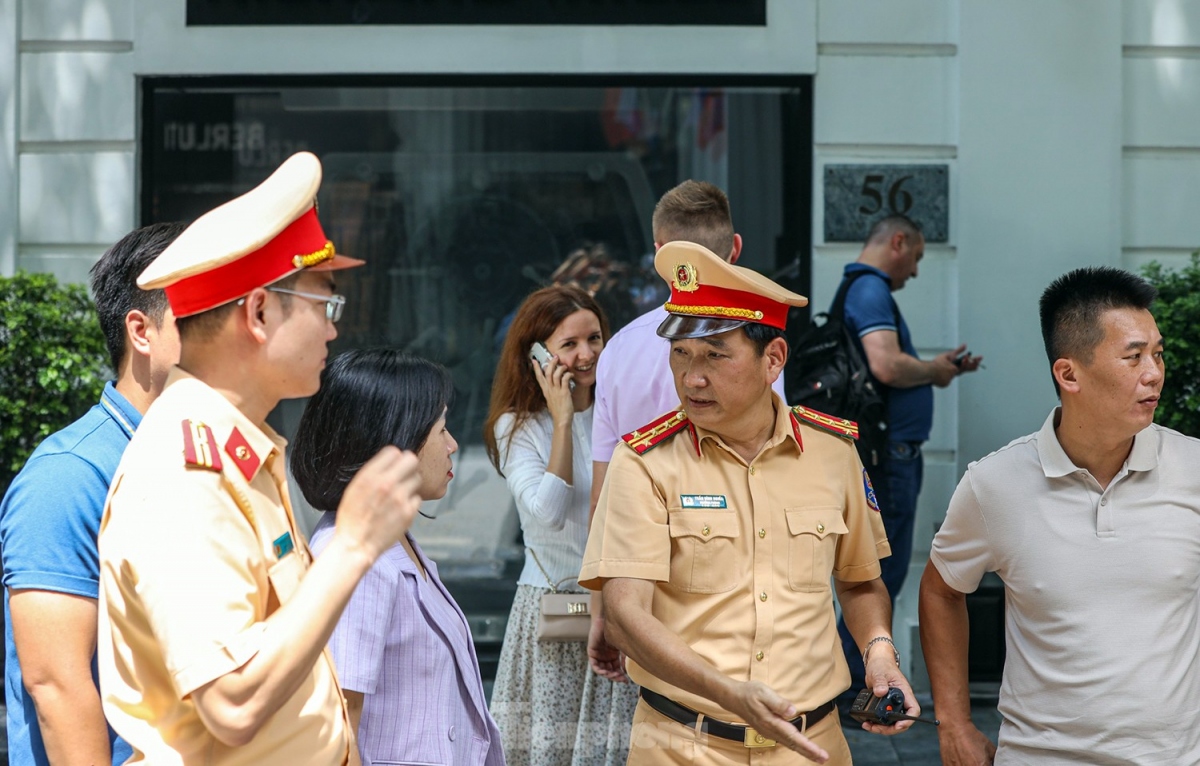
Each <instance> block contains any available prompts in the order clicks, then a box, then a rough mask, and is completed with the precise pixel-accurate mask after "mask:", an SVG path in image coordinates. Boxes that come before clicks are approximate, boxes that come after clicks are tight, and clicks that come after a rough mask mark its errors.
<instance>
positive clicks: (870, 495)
mask: <svg viewBox="0 0 1200 766" xmlns="http://www.w3.org/2000/svg"><path fill="white" fill-rule="evenodd" d="M863 491H864V492H866V493H867V505H869V506H871V510H872V511H875V513H879V499H878V498H877V497H875V488H874V487H872V486H871V477H870V476H868V475H867V469H866V468H864V469H863Z"/></svg>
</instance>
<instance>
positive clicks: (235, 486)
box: [98, 153, 419, 766]
mask: <svg viewBox="0 0 1200 766" xmlns="http://www.w3.org/2000/svg"><path fill="white" fill-rule="evenodd" d="M320 182H321V164H320V162H319V161H318V160H317V158H316V157H314V156H313V155H311V154H308V153H301V154H298V155H295V156H293V157H291V158H290V159H288V160H287V161H286V162H285V163H284V164H283V165H282V166H281V167H280V168H279V169H278V170H276V171H275V173H273V174H272V175H271V176H270V177H269V178H268V179H267V180H265V181H264V182H263V183H262V184H260V185H259V186H257V187H255V188H254V189H252V190H251V191H249V192H247V193H246V194H243V195H242V196H240V197H237V198H236V199H234V200H231V201H230V202H227V203H226V204H224V205H222V206H220V207H218V208H216V209H215V210H212V211H210V212H208V213H206V214H205V215H203V216H201V217H200V218H199V219H198V220H196V222H195V223H193V224H192V225H191V226H189V227H188V228H187V229H186V230H185V231H184V232H183V233H182V234H181V235H180V236H179V237H178V239H176V240H175V241H174V242H173V243H172V244H171V246H170V247H168V248H167V249H166V250H165V251H163V253H162V254H161V255H160V256H159V257H158V259H156V260H155V261H154V262H153V263H151V264H150V266H148V267H147V268H146V270H145V271H144V272H143V273H142V275H141V277H140V278H139V280H138V283H139V285H141V286H142V287H145V288H163V289H164V290H165V292H166V295H167V299H168V301H169V302H170V304H171V308H172V310H173V311H174V313H175V316H176V317H178V322H177V324H178V327H179V332H180V339H181V345H182V350H181V354H180V362H179V365H178V366H177V367H175V368H174V369H173V370H172V371H171V373H170V375H169V376H168V379H167V384H166V388H165V390H164V392H163V394H162V396H160V397H159V398H158V399H157V400H156V401H155V403H154V404H153V405H152V406H151V407H150V408H149V410H148V411H147V412H146V415H145V418H144V419H143V420H142V423H141V426H140V427H139V428H138V431H137V433H136V434H135V435H134V437H133V439H132V441H131V442H130V444H129V447H128V449H127V451H126V452H125V454H124V458H123V460H122V462H121V465H120V467H119V468H118V470H117V474H116V476H115V477H114V479H113V483H112V490H111V492H110V494H109V498H108V502H107V505H106V508H105V512H104V517H103V519H102V521H101V528H100V535H99V548H100V625H99V632H98V664H99V670H100V689H101V696H102V698H103V704H104V712H105V715H106V716H107V718H108V720H109V722H110V724H111V725H112V726H113V728H114V729H115V730H116V731H117V732H118V733H119V734H120V735H121V736H122V737H123V738H124V739H125V740H126V741H127V742H128V743H129V744H130V745H131V746H132V748H133V750H134V758H133V760H136V761H145V762H147V763H171V764H180V765H181V766H190V765H191V764H220V765H221V766H233V765H235V764H238V765H240V764H247V765H249V764H273V763H274V764H294V763H305V764H322V765H327V766H337V765H338V764H347V763H349V764H357V763H358V761H359V758H358V749H357V747H355V745H354V733H353V731H351V729H350V726H349V721H348V716H347V710H346V703H345V701H344V699H343V698H342V695H341V692H340V690H339V688H338V685H337V676H336V674H335V671H334V667H333V662H332V660H331V659H330V657H329V653H328V652H327V651H326V650H325V645H326V643H327V642H328V640H329V636H330V634H331V632H332V631H333V628H334V625H335V624H336V623H337V620H338V617H339V616H340V614H341V612H342V609H343V608H344V607H345V606H346V603H347V602H348V601H349V599H350V596H351V594H352V593H353V592H354V589H355V586H356V585H357V583H358V581H359V580H360V579H361V578H362V576H363V575H364V574H365V573H366V572H367V571H368V570H369V569H370V567H371V565H372V563H373V562H374V561H375V559H376V558H377V557H378V556H379V554H380V553H382V552H383V551H384V550H386V549H387V548H389V547H390V546H391V545H392V544H394V543H395V542H397V541H398V540H399V539H400V537H401V536H403V535H404V533H405V531H406V530H407V529H408V526H409V524H410V523H411V521H412V518H413V516H414V515H415V513H416V510H417V507H418V505H419V500H418V498H417V496H416V488H417V481H418V477H417V474H416V466H417V460H416V457H415V456H414V455H411V454H401V453H400V451H399V450H397V449H395V448H394V447H388V448H385V449H384V450H382V451H381V452H380V453H379V455H377V456H375V457H374V458H373V459H372V460H371V461H369V462H368V463H367V464H366V465H365V466H364V467H363V469H362V470H361V471H359V472H358V474H357V475H356V476H355V479H354V481H353V482H351V484H350V486H349V487H347V489H346V492H345V495H344V496H343V500H342V503H341V506H340V507H339V509H338V514H337V516H338V519H337V531H336V533H335V535H334V538H333V542H332V543H331V544H330V546H329V547H328V548H327V550H326V552H325V554H324V555H323V556H322V557H321V559H320V560H319V561H317V562H316V563H313V561H312V557H311V555H310V554H309V551H308V546H307V545H306V544H305V541H304V539H303V538H302V537H301V535H300V532H299V530H298V528H297V525H296V519H295V516H294V515H293V513H292V507H291V502H290V500H289V498H288V489H287V479H286V475H285V465H286V460H285V459H284V448H285V446H286V442H285V441H284V440H283V439H282V438H281V437H280V436H279V435H278V434H276V433H275V432H274V431H273V430H272V429H271V428H270V426H268V425H267V424H266V422H265V421H266V417H267V414H268V413H269V412H270V411H271V410H272V409H273V408H274V407H275V405H276V404H278V402H279V401H280V400H282V399H287V398H294V397H301V396H309V395H311V394H313V393H315V392H316V390H317V388H318V387H319V385H320V374H321V369H322V368H323V367H324V362H325V357H326V354H327V350H326V345H327V343H328V342H329V341H331V340H333V338H334V337H336V335H337V332H336V330H335V329H334V322H336V321H337V319H338V318H339V317H340V315H341V309H342V305H343V304H344V299H343V298H342V297H341V296H339V295H336V294H335V293H334V289H335V285H334V274H335V273H336V272H337V271H338V270H340V269H342V268H346V267H349V266H354V265H358V264H360V263H361V261H356V260H354V259H349V258H345V257H344V256H339V255H338V254H337V253H336V251H335V249H334V246H333V244H332V243H331V242H329V240H328V239H326V237H325V233H324V231H323V230H322V228H321V224H320V221H319V220H318V219H317V215H316V209H315V207H314V200H315V198H316V193H317V189H318V187H319V186H320Z"/></svg>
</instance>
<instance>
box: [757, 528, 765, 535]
mask: <svg viewBox="0 0 1200 766" xmlns="http://www.w3.org/2000/svg"><path fill="white" fill-rule="evenodd" d="M758 536H759V537H766V536H767V528H766V527H763V528H762V529H760V530H758Z"/></svg>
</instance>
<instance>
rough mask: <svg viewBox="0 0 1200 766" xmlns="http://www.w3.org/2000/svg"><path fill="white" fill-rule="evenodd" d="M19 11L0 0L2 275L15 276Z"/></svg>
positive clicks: (13, 4)
mask: <svg viewBox="0 0 1200 766" xmlns="http://www.w3.org/2000/svg"><path fill="white" fill-rule="evenodd" d="M17 9H18V2H17V0H0V276H9V275H11V274H12V273H13V271H14V269H15V263H16V253H17V103H18V101H17V61H18V58H17V39H18V34H17V30H18V24H19V23H20V22H19V19H18V12H17Z"/></svg>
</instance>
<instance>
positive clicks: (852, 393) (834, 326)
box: [784, 271, 900, 474]
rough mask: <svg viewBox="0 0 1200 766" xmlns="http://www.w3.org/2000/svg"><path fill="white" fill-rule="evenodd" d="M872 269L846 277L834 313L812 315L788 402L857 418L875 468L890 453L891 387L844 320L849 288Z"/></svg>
mask: <svg viewBox="0 0 1200 766" xmlns="http://www.w3.org/2000/svg"><path fill="white" fill-rule="evenodd" d="M868 274H870V272H867V271H860V272H858V273H856V274H853V275H852V276H850V277H847V278H845V279H843V280H842V284H841V286H840V287H838V291H837V295H836V296H835V297H834V299H833V305H832V306H831V307H830V308H829V312H828V313H822V314H817V315H816V316H814V317H813V319H812V323H811V324H810V325H809V327H808V329H807V330H805V331H804V333H803V334H802V335H801V336H800V338H799V340H798V341H797V342H796V346H795V348H794V349H793V350H792V354H791V357H790V358H789V359H788V366H787V373H786V375H785V376H784V382H785V384H786V387H787V398H788V403H789V404H800V405H803V406H805V407H811V408H812V409H814V410H818V411H820V412H824V413H826V414H829V415H833V416H835V417H839V418H846V419H847V420H853V421H854V422H856V423H858V441H857V442H856V446H857V447H858V455H859V457H860V458H861V459H862V462H863V465H864V466H866V467H867V468H874V467H876V466H879V465H881V464H882V463H883V459H884V456H885V455H886V447H887V390H886V389H885V388H884V387H883V386H882V385H881V384H880V383H879V381H877V380H875V378H874V377H873V376H872V375H871V368H870V367H869V366H868V365H867V357H866V353H865V352H864V351H863V347H862V343H861V341H859V339H858V338H857V337H855V335H854V334H853V333H851V332H850V330H849V329H848V328H847V327H846V323H845V319H846V293H847V292H848V291H849V289H850V285H852V284H854V281H855V280H856V279H858V278H859V277H861V276H865V275H868ZM896 327H897V328H899V327H900V317H899V316H897V317H896ZM873 473H874V472H872V474H873Z"/></svg>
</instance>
